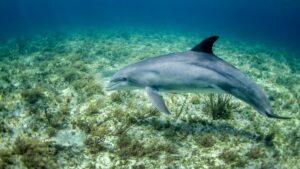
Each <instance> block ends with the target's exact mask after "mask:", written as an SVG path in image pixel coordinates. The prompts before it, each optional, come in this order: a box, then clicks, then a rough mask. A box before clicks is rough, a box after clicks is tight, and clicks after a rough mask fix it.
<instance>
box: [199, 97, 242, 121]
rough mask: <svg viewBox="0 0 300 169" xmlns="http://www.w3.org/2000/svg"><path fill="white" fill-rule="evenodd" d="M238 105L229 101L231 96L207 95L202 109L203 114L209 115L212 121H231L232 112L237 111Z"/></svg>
mask: <svg viewBox="0 0 300 169" xmlns="http://www.w3.org/2000/svg"><path fill="white" fill-rule="evenodd" d="M238 107H239V104H236V103H233V102H232V101H231V96H227V95H217V96H216V95H215V94H209V96H208V99H207V100H206V101H205V105H204V108H203V111H204V112H207V113H210V114H211V115H212V118H213V119H214V120H217V119H232V118H233V111H235V110H236V109H238Z"/></svg>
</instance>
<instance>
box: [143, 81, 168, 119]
mask: <svg viewBox="0 0 300 169" xmlns="http://www.w3.org/2000/svg"><path fill="white" fill-rule="evenodd" d="M146 92H147V94H148V96H149V98H150V101H151V102H152V104H153V105H154V106H155V107H156V108H157V109H158V110H159V111H161V112H164V113H166V114H170V111H169V110H168V108H167V106H166V104H165V101H164V99H163V97H162V96H161V95H160V94H159V92H158V91H157V90H156V89H154V88H152V87H148V86H147V87H146Z"/></svg>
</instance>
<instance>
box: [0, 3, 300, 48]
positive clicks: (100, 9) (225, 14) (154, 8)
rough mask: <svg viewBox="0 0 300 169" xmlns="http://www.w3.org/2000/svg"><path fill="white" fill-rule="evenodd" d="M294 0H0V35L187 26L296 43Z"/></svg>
mask: <svg viewBox="0 0 300 169" xmlns="http://www.w3.org/2000/svg"><path fill="white" fill-rule="evenodd" d="M299 11H300V2H299V1H297V0H265V1H259V0H226V1H225V0H211V1H208V0H207V1H204V0H185V1H182V0H151V1H150V0H148V1H146V0H143V1H141V0H126V1H125V0H87V1H84V0H63V1H61V0H43V1H42V0H1V2H0V23H1V27H0V35H1V36H2V37H3V36H7V35H14V34H16V33H21V34H22V33H28V32H36V31H41V30H55V29H61V28H66V27H67V28H74V27H81V28H85V27H87V26H111V25H117V26H143V27H150V28H151V27H168V28H185V29H186V28H187V30H189V29H190V30H193V31H194V30H199V31H202V32H203V31H206V32H208V33H209V32H211V34H219V35H222V34H230V35H234V36H237V37H241V38H243V37H246V38H251V39H254V40H260V41H266V42H273V43H276V44H283V45H284V46H293V47H296V48H297V47H298V44H299V42H300V40H299V37H300V12H299Z"/></svg>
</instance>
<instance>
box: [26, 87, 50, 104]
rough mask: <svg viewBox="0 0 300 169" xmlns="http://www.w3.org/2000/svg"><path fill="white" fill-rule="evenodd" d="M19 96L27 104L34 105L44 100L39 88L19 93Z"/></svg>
mask: <svg viewBox="0 0 300 169" xmlns="http://www.w3.org/2000/svg"><path fill="white" fill-rule="evenodd" d="M21 96H22V97H23V99H24V100H25V101H26V102H27V103H29V104H35V103H37V102H38V101H39V100H42V99H44V98H45V95H44V93H43V91H42V90H41V89H40V88H34V89H30V90H25V91H23V92H22V93H21Z"/></svg>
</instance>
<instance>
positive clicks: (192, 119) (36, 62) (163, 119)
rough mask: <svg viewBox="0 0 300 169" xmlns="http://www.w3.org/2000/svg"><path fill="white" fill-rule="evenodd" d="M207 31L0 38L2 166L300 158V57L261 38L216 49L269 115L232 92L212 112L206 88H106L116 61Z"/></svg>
mask: <svg viewBox="0 0 300 169" xmlns="http://www.w3.org/2000/svg"><path fill="white" fill-rule="evenodd" d="M208 36H210V35H209V34H205V33H204V34H193V33H189V34H186V33H184V32H170V31H153V30H152V31H151V30H147V29H141V30H135V29H132V28H131V29H113V30H108V29H103V30H88V31H83V30H76V31H72V32H48V33H41V34H36V35H30V36H23V37H18V38H11V39H8V40H3V41H1V43H0V60H1V61H0V168H5V169H17V168H28V169H31V168H49V169H52V168H55V169H56V168H68V169H72V168H74V169H90V168H91V169H93V168H95V169H98V168H99V169H102V168H103V169H105V168H126V169H127V168H132V169H144V168H151V169H153V168H168V169H177V168H180V169H184V168H201V169H202V168H203V169H218V168H220V169H223V168H248V169H253V168H261V169H269V168H270V169H271V168H272V169H273V168H276V169H277V168H278V169H283V168H287V169H297V168H299V166H300V121H299V120H300V112H299V110H300V84H299V82H300V59H299V56H297V55H296V54H295V53H293V52H290V51H288V50H284V49H278V48H275V47H270V46H268V45H265V44H261V43H252V42H244V41H240V40H238V39H230V38H222V37H221V39H220V40H219V41H218V42H217V43H216V44H215V47H214V52H215V54H216V55H217V56H220V57H221V58H222V59H224V60H226V61H228V62H229V63H232V64H233V65H235V66H236V67H237V68H239V69H240V70H242V71H243V72H244V73H246V74H248V75H249V76H250V77H251V78H252V79H254V80H255V81H256V82H257V83H258V84H259V85H260V86H261V87H262V88H263V89H264V90H265V91H266V92H267V93H268V95H269V97H270V100H271V103H272V106H273V109H274V112H276V114H280V115H282V116H291V117H293V118H292V119H291V120H276V119H269V118H267V117H264V116H262V115H260V114H258V113H257V112H256V111H255V110H254V109H252V108H251V107H250V106H248V105H246V104H245V103H243V102H241V101H239V100H237V99H235V98H232V99H230V104H231V105H233V106H232V107H230V108H232V109H230V110H229V112H230V113H231V115H230V116H228V117H226V118H224V119H222V118H221V119H216V118H213V116H212V114H211V113H213V112H211V113H209V111H206V110H209V104H208V99H209V97H210V96H209V95H208V94H201V93H199V94H189V93H186V94H184V93H181V94H164V97H165V99H166V102H167V104H168V107H169V108H170V111H171V112H172V115H170V116H166V115H164V114H162V113H159V112H158V111H157V110H156V109H155V108H153V106H152V105H151V104H150V102H149V101H148V98H147V97H146V95H145V92H144V91H142V90H141V91H130V92H107V91H105V90H104V86H105V84H106V82H107V81H108V80H109V77H110V76H111V75H112V73H113V72H115V71H117V70H118V69H120V68H121V67H123V66H125V65H127V64H130V63H134V62H137V61H139V60H142V59H144V58H148V57H152V56H155V55H161V54H167V53H170V52H178V51H184V50H188V49H190V48H191V47H193V46H194V45H195V44H197V43H198V42H199V41H200V40H201V39H203V38H206V37H208Z"/></svg>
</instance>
